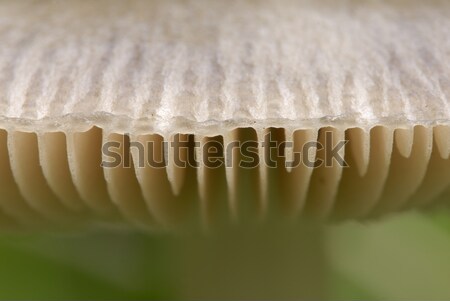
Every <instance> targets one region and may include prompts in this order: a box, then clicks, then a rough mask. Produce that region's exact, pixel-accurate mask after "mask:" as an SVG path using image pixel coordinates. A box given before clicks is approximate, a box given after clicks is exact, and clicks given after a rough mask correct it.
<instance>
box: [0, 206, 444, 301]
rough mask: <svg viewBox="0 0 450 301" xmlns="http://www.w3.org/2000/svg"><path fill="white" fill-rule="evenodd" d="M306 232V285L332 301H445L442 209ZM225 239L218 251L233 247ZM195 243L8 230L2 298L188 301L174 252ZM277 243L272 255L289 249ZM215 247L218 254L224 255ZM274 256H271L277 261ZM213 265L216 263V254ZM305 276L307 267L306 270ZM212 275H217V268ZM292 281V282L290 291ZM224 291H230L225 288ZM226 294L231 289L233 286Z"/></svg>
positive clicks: (2, 245)
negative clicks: (314, 284)
mask: <svg viewBox="0 0 450 301" xmlns="http://www.w3.org/2000/svg"><path fill="white" fill-rule="evenodd" d="M196 235H198V236H199V237H203V236H211V234H209V235H208V234H201V233H199V234H196ZM252 235H255V233H252ZM305 235H306V236H307V235H317V236H320V244H319V245H316V246H315V247H314V248H313V249H320V252H322V253H321V254H320V256H319V257H318V261H317V262H318V263H314V262H315V261H314V260H312V259H311V258H309V257H314V256H315V255H314V254H309V255H308V254H307V255H302V256H305V257H307V258H305V259H306V261H309V262H312V265H313V266H314V267H316V268H317V269H318V270H320V271H321V272H320V274H321V275H323V277H322V278H321V277H319V278H316V279H315V280H312V281H321V282H323V283H322V284H321V285H320V288H319V289H320V290H321V291H322V293H323V294H322V296H323V297H324V298H326V299H328V300H350V299H353V300H355V299H365V300H381V299H382V300H387V299H389V300H401V299H410V300H411V299H413V300H418V299H421V300H438V299H439V300H444V299H450V214H448V212H443V211H442V210H441V211H436V212H434V213H418V212H408V213H401V214H397V215H393V216H389V217H386V218H383V219H380V220H376V221H368V222H363V223H361V222H354V221H352V222H344V223H339V224H331V225H326V226H323V227H322V229H320V231H318V232H314V231H313V232H308V234H305ZM275 236H276V235H275ZM230 237H231V236H229V237H228V238H227V239H228V241H227V242H226V243H225V244H223V245H224V246H225V245H229V244H233V243H234V242H233V240H230ZM270 237H273V236H271V235H269V234H268V235H267V237H265V240H260V241H262V242H263V243H262V244H261V245H258V246H257V247H256V248H257V249H264V248H265V242H266V243H267V247H268V249H270V248H272V247H271V245H273V244H275V243H276V244H279V242H276V241H274V240H272V239H271V238H270ZM201 239H203V238H201ZM210 239H211V238H210ZM277 239H279V241H281V240H282V239H283V238H277ZM299 240H304V241H308V240H309V239H306V240H305V239H303V238H299ZM196 243H198V238H193V237H191V236H189V237H181V236H177V235H172V234H148V233H143V232H137V231H134V230H127V229H121V228H115V229H106V228H99V229H97V230H90V231H87V232H86V231H82V232H80V233H74V232H70V233H49V232H47V233H34V234H30V233H28V234H25V233H22V234H19V233H4V234H2V235H1V238H0V267H1V268H0V299H10V300H12V299H41V300H60V299H65V300H69V299H70V300H74V299H77V300H79V299H90V300H92V299H96V300H106V299H109V300H123V299H126V300H142V299H163V300H169V299H185V298H186V299H189V296H186V295H183V293H182V292H181V291H180V287H181V286H182V285H180V283H181V282H182V281H183V277H188V276H184V274H183V273H180V270H179V267H180V266H183V263H182V262H181V261H186V260H188V261H189V260H191V258H188V259H186V258H183V256H180V254H178V253H180V252H186V250H187V249H186V247H187V246H188V247H192V246H193V245H195V244H196ZM253 243H254V242H251V244H252V245H253ZM308 243H310V242H308ZM214 244H217V242H214ZM236 244H241V245H242V242H236ZM217 245H220V244H217ZM279 245H280V249H279V250H275V251H274V252H278V253H279V252H280V250H282V248H284V247H285V246H283V244H282V243H281V244H279ZM309 247H310V246H308V247H307V248H309ZM220 248H221V247H220ZM220 248H219V251H217V249H216V250H215V251H214V252H219V253H220V252H221V251H220ZM191 251H192V252H198V249H195V248H194V249H192V250H191ZM206 252H209V251H206ZM224 252H227V253H229V254H231V253H230V252H233V251H229V250H225V249H224ZM294 252H297V251H295V250H294ZM270 254H271V255H268V256H269V257H267V258H271V257H270V256H276V255H275V254H274V253H270ZM200 256H201V257H205V255H200ZM233 256H234V257H231V258H232V260H236V261H239V260H240V259H238V258H236V254H234V255H233ZM249 256H250V258H252V257H251V256H253V255H249ZM285 256H286V257H289V256H292V255H285ZM238 257H239V256H238ZM294 257H295V256H294ZM215 258H216V259H217V260H219V261H220V260H221V259H220V258H221V257H220V256H217V257H215ZM234 258H236V259H234ZM202 260H204V261H205V262H206V261H207V260H209V259H207V258H204V259H203V258H197V259H193V261H192V262H193V268H192V267H190V268H188V270H187V272H188V274H189V273H191V274H192V273H193V274H195V273H196V272H195V271H191V270H190V269H195V267H196V264H197V263H196V262H202ZM246 260H247V259H245V260H243V261H246ZM261 260H262V261H263V260H264V259H261ZM247 261H248V260H247ZM216 263H217V262H216ZM218 264H219V265H218V266H220V264H221V263H220V262H219V263H218ZM184 266H186V265H184ZM225 266H226V264H224V267H225ZM313 269H314V268H313ZM311 271H312V269H311V267H310V268H309V270H307V271H305V272H306V273H307V274H308V273H311ZM216 272H217V273H221V271H220V268H218V269H217V271H216ZM269 272H270V271H269ZM278 272H279V273H280V274H279V275H276V276H275V279H280V281H284V280H283V279H284V278H287V277H288V275H281V273H283V271H282V270H281V272H280V271H278ZM294 272H295V271H294ZM199 273H200V272H199ZM237 276H238V275H237ZM231 278H233V276H231ZM199 281H200V282H201V280H199ZM212 281H214V280H212ZM292 283H295V281H294V282H292V281H291V282H289V283H288V284H287V285H292ZM197 285H198V289H199V290H202V289H203V288H204V287H203V288H202V283H197ZM223 285H224V287H225V288H227V283H226V281H225V283H223ZM243 285H244V286H245V283H244V284H243ZM259 285H261V284H259ZM264 285H267V286H270V285H276V284H274V283H266V284H264ZM228 289H229V290H233V289H234V287H233V285H231V287H228ZM243 296H244V298H245V295H243Z"/></svg>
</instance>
